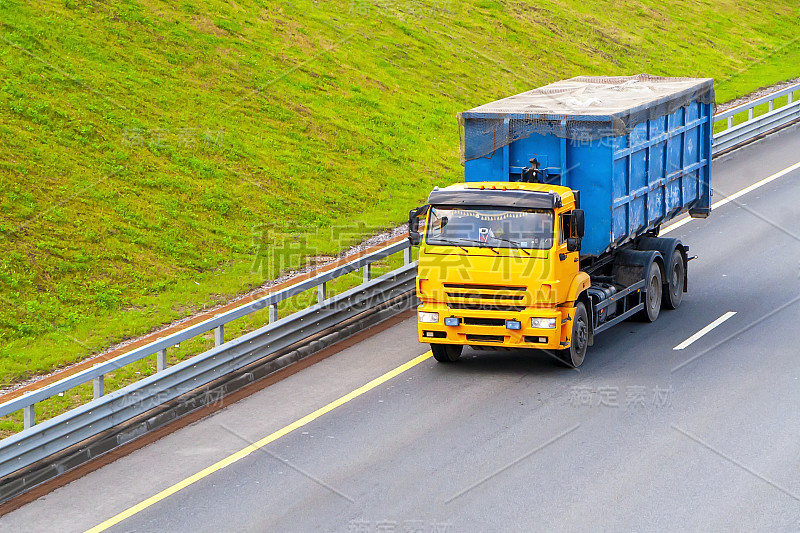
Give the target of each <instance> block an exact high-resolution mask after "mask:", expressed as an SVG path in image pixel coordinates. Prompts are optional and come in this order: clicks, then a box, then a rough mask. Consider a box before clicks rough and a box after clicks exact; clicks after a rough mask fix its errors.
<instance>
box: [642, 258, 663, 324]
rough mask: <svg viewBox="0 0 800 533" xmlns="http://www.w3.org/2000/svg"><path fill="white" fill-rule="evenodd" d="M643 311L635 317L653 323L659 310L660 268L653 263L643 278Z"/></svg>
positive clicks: (660, 290) (660, 291)
mask: <svg viewBox="0 0 800 533" xmlns="http://www.w3.org/2000/svg"><path fill="white" fill-rule="evenodd" d="M644 288H645V291H646V292H645V295H644V310H642V311H641V312H640V313H638V314H637V317H638V318H640V319H641V320H643V321H645V322H655V321H656V319H657V318H658V312H659V311H660V310H661V293H662V289H663V287H662V285H661V267H659V266H658V263H656V262H655V261H653V262H652V263H650V268H648V269H647V277H646V278H645V284H644Z"/></svg>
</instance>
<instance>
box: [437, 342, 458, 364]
mask: <svg viewBox="0 0 800 533" xmlns="http://www.w3.org/2000/svg"><path fill="white" fill-rule="evenodd" d="M463 349H464V347H463V346H460V345H458V344H431V351H432V352H433V358H434V359H436V360H437V361H439V362H440V363H455V362H456V361H458V358H459V357H461V350H463Z"/></svg>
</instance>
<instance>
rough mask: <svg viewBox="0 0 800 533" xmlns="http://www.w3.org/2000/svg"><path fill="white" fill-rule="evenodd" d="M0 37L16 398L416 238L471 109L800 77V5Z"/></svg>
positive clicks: (328, 13)
mask: <svg viewBox="0 0 800 533" xmlns="http://www.w3.org/2000/svg"><path fill="white" fill-rule="evenodd" d="M378 6H380V7H378ZM409 8H415V9H413V10H412V11H411V12H409V11H408V9H409ZM0 21H2V23H1V24H2V33H1V34H0V37H2V40H0V190H2V191H3V192H2V195H1V196H0V384H4V385H5V384H8V383H11V382H13V381H16V380H19V379H23V378H25V377H29V376H31V375H34V374H39V373H43V372H47V371H50V370H52V369H54V368H57V367H60V366H63V365H66V364H69V363H72V362H75V361H78V360H80V359H82V358H84V357H86V356H87V355H89V354H91V353H94V352H96V351H98V350H101V349H103V348H104V347H107V346H109V345H110V344H112V343H115V342H118V341H120V340H123V339H125V338H128V337H132V336H136V335H140V334H143V333H146V332H148V331H150V330H152V328H153V327H155V326H157V325H160V324H163V323H165V322H168V321H171V320H174V319H176V318H179V317H182V316H186V315H187V314H189V313H192V312H195V311H197V310H199V309H202V308H205V307H208V306H210V305H213V304H215V303H219V302H222V301H226V300H228V299H230V298H231V297H233V296H234V295H236V294H240V293H242V292H244V291H246V290H248V289H250V288H252V287H255V286H258V285H259V284H260V283H261V282H262V281H264V280H265V279H270V278H272V277H274V276H275V275H277V274H278V273H279V272H280V271H281V270H285V269H287V268H291V267H296V266H300V265H303V264H305V261H306V259H305V258H306V257H307V256H310V255H315V254H335V253H337V252H339V251H340V250H342V249H343V248H345V247H347V246H348V245H350V244H353V243H355V242H357V241H359V240H360V239H361V238H362V237H364V236H365V235H368V234H370V233H374V232H376V231H378V230H380V229H382V228H386V227H390V226H394V225H396V224H398V223H400V222H402V221H403V220H404V219H405V217H406V216H407V213H408V209H409V208H410V207H413V206H415V205H418V204H419V203H421V201H422V200H423V199H424V198H425V196H426V195H427V193H428V191H429V190H430V188H431V187H432V186H433V185H444V184H448V183H452V182H456V181H459V179H460V177H461V172H462V170H461V167H460V166H459V164H458V162H459V148H458V146H459V140H458V130H457V127H456V121H455V114H456V112H458V111H462V110H465V109H468V108H471V107H473V106H475V105H478V104H481V103H484V102H487V101H490V100H493V99H496V98H499V97H502V96H506V95H509V94H513V93H516V92H520V91H523V90H527V89H530V88H532V87H536V86H539V85H543V84H545V83H548V82H551V81H554V80H557V79H561V78H565V77H570V76H574V75H578V74H634V73H639V72H649V73H651V74H658V75H679V76H704V77H713V78H715V79H716V80H717V99H718V101H720V102H721V101H726V100H729V99H731V98H734V97H737V96H740V95H742V94H746V93H748V92H750V91H752V90H754V89H756V88H758V87H761V86H765V85H770V84H772V83H775V82H777V81H780V80H785V79H789V78H793V77H796V76H798V75H800V42H798V43H793V44H791V45H789V46H785V43H788V42H790V41H791V40H792V39H794V38H795V37H796V36H797V34H798V29H797V28H798V26H799V24H798V23H799V22H800V17H798V9H797V4H796V2H794V1H777V2H770V3H763V2H758V1H756V0H746V1H732V0H731V1H723V2H713V3H712V2H710V1H695V2H688V3H687V2H683V1H677V0H674V1H669V2H666V3H665V2H663V1H658V2H657V1H655V0H653V1H649V0H648V1H641V2H635V3H627V4H620V3H619V2H615V1H610V0H608V1H600V2H592V3H590V2H579V1H577V0H561V1H547V0H545V1H537V2H506V1H466V2H455V1H451V2H447V1H444V0H437V1H434V2H432V3H425V2H423V3H405V2H380V3H378V2H376V3H375V4H370V3H369V2H364V1H361V0H354V1H352V2H319V1H317V2H311V1H305V0H297V1H295V0H292V1H291V2H289V1H285V2H261V1H249V2H238V3H237V2H228V1H225V2H223V1H220V0H209V1H207V2H202V3H199V4H198V3H194V2H183V3H178V2H172V3H166V2H158V1H156V0H128V1H109V2H99V1H80V0H67V1H60V2H52V1H46V2H39V3H26V2H22V1H17V0H0ZM256 325H257V324H255V323H254V324H252V326H253V327H255V326H256ZM197 342H198V343H200V344H202V342H201V341H197ZM205 342H208V340H207V339H206V341H205ZM200 344H198V345H197V346H190V347H187V353H188V350H189V348H191V349H192V350H195V351H196V350H199V349H201V348H202V346H201V345H200ZM182 349H183V347H182ZM151 366H152V365H151ZM136 371H138V372H140V373H144V372H145V371H147V370H146V369H145V368H144V367H142V368H138V369H134V370H132V372H136ZM140 375H141V374H140ZM129 377H130V376H128V377H124V376H123V374H120V378H119V383H124V382H125V380H126V379H128V378H129ZM114 379H116V378H113V377H112V378H110V379H109V381H110V382H111V384H112V385H113V384H114ZM85 393H86V391H83V392H81V393H76V394H85ZM65 397H66V396H65Z"/></svg>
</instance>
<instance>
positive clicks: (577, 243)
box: [567, 237, 581, 252]
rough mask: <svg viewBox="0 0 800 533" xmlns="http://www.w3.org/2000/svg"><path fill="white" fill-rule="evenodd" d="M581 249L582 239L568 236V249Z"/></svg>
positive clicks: (577, 250) (570, 250) (569, 250)
mask: <svg viewBox="0 0 800 533" xmlns="http://www.w3.org/2000/svg"><path fill="white" fill-rule="evenodd" d="M580 249H581V240H580V239H578V238H575V237H569V238H567V251H568V252H579V251H580Z"/></svg>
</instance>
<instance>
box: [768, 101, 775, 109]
mask: <svg viewBox="0 0 800 533" xmlns="http://www.w3.org/2000/svg"><path fill="white" fill-rule="evenodd" d="M773 109H775V100H770V101H769V110H770V111H772V110H773Z"/></svg>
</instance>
